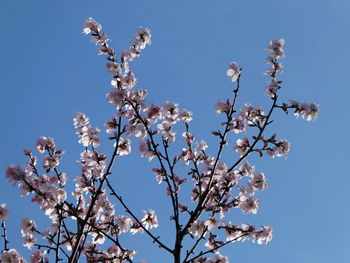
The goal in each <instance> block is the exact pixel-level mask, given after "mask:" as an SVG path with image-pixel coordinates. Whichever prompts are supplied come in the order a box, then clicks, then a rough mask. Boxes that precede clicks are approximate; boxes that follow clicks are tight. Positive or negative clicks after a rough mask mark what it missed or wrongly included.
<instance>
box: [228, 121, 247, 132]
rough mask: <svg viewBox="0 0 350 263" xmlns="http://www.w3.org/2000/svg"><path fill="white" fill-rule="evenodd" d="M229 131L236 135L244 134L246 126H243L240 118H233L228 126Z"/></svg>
mask: <svg viewBox="0 0 350 263" xmlns="http://www.w3.org/2000/svg"><path fill="white" fill-rule="evenodd" d="M230 129H231V130H232V131H234V133H236V134H238V133H241V132H246V125H245V124H244V121H243V120H241V119H240V118H235V119H234V120H233V122H232V124H231V125H230Z"/></svg>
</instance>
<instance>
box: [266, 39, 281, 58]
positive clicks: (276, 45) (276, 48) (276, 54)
mask: <svg viewBox="0 0 350 263" xmlns="http://www.w3.org/2000/svg"><path fill="white" fill-rule="evenodd" d="M283 45H284V39H283V38H281V39H280V40H271V42H270V45H269V46H268V47H267V50H268V51H269V52H270V56H271V57H272V58H274V59H278V58H284V50H283Z"/></svg>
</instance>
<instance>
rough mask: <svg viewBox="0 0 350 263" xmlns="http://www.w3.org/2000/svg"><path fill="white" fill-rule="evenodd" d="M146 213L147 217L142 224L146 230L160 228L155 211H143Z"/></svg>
mask: <svg viewBox="0 0 350 263" xmlns="http://www.w3.org/2000/svg"><path fill="white" fill-rule="evenodd" d="M142 211H143V212H144V213H145V216H144V217H143V218H142V220H141V222H142V224H143V225H144V226H145V228H146V229H148V228H153V227H158V219H157V216H156V214H155V212H154V211H153V210H147V211H146V210H142Z"/></svg>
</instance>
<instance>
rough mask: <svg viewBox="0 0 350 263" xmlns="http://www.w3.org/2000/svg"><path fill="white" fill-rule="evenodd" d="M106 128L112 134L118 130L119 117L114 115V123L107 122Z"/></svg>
mask: <svg viewBox="0 0 350 263" xmlns="http://www.w3.org/2000/svg"><path fill="white" fill-rule="evenodd" d="M104 126H106V127H107V130H106V132H107V133H112V131H114V130H116V129H117V128H118V126H117V117H116V116H115V115H112V121H107V122H105V123H104Z"/></svg>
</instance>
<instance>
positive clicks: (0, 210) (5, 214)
mask: <svg viewBox="0 0 350 263" xmlns="http://www.w3.org/2000/svg"><path fill="white" fill-rule="evenodd" d="M5 206H6V204H4V203H3V204H1V206H0V222H1V223H2V222H4V221H5V220H9V217H10V216H9V210H8V209H6V208H5Z"/></svg>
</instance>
